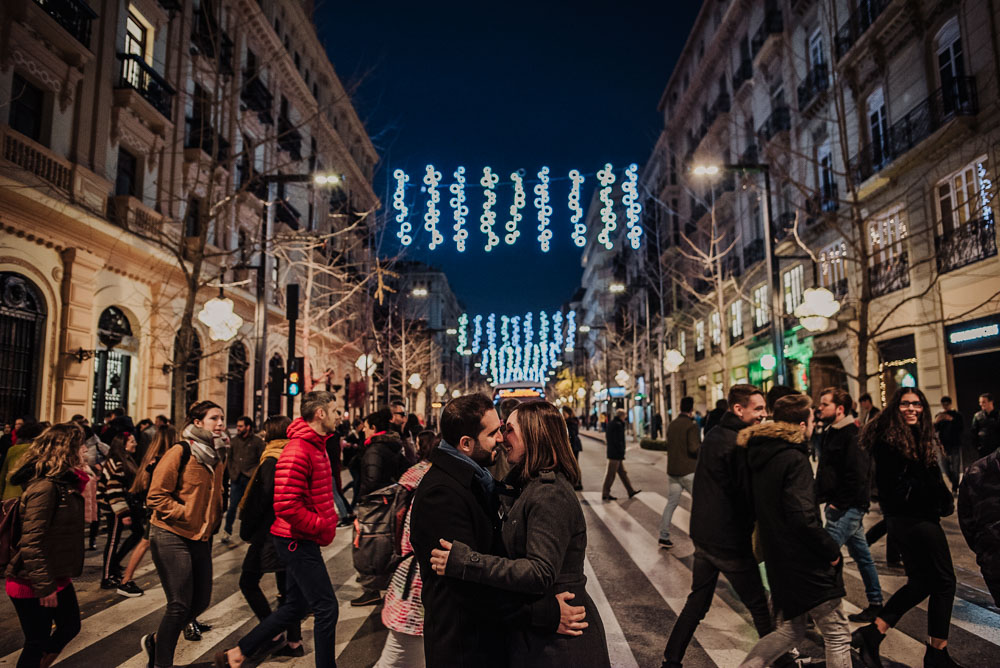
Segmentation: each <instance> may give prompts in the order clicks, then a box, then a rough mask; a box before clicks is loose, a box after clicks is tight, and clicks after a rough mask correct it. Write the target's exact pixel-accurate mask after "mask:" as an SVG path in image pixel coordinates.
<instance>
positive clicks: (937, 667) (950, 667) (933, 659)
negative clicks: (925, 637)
mask: <svg viewBox="0 0 1000 668" xmlns="http://www.w3.org/2000/svg"><path fill="white" fill-rule="evenodd" d="M924 668H965V667H964V666H963V665H962V664H960V663H958V662H957V661H955V659H953V658H951V655H949V654H948V648H947V647H944V648H942V649H935V648H933V647H931V646H930V645H927V650H926V651H925V652H924Z"/></svg>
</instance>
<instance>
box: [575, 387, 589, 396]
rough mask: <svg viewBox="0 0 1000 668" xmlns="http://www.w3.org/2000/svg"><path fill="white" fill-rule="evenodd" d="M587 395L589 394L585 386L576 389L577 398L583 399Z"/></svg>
mask: <svg viewBox="0 0 1000 668" xmlns="http://www.w3.org/2000/svg"><path fill="white" fill-rule="evenodd" d="M585 396H587V389H586V388H584V387H580V388H577V390H576V397H577V399H583V398H584V397H585Z"/></svg>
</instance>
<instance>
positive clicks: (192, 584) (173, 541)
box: [149, 526, 212, 666]
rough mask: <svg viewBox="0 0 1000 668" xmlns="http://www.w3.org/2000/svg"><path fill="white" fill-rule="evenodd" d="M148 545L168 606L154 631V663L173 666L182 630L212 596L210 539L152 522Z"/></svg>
mask: <svg viewBox="0 0 1000 668" xmlns="http://www.w3.org/2000/svg"><path fill="white" fill-rule="evenodd" d="M149 547H150V551H151V552H152V553H153V563H154V564H155V565H156V572H157V573H158V574H159V576H160V582H162V583H163V592H164V594H166V596H167V609H166V612H165V613H164V614H163V619H161V620H160V626H159V628H158V629H157V631H156V665H157V666H172V665H174V649H175V648H176V647H177V638H178V637H179V636H180V635H181V631H183V630H184V627H185V626H187V625H188V624H189V623H191V622H193V621H194V618H195V617H197V616H198V615H200V614H201V613H202V612H204V611H205V610H206V609H207V608H208V604H209V602H210V601H211V600H212V543H211V541H207V540H188V539H187V538H183V537H182V536H178V535H177V534H175V533H173V532H170V531H167V530H166V529H162V528H160V527H157V526H154V527H152V528H151V529H150V535H149Z"/></svg>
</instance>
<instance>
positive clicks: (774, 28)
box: [750, 9, 785, 60]
mask: <svg viewBox="0 0 1000 668" xmlns="http://www.w3.org/2000/svg"><path fill="white" fill-rule="evenodd" d="M784 30H785V23H784V21H783V20H782V18H781V10H780V9H768V10H767V11H766V12H765V13H764V21H763V22H762V23H761V24H760V27H759V28H758V29H757V32H755V33H754V36H753V39H751V40H750V54H751V56H752V57H753V59H754V60H757V56H758V54H760V52H761V51H763V50H764V46H765V45H766V44H767V42H768V38H770V37H771V36H772V35H780V34H781V33H782V32H784Z"/></svg>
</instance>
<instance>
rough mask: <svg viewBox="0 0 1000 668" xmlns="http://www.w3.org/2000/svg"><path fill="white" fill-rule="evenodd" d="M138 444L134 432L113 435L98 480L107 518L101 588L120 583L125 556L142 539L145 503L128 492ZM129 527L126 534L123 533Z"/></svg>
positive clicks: (133, 473)
mask: <svg viewBox="0 0 1000 668" xmlns="http://www.w3.org/2000/svg"><path fill="white" fill-rule="evenodd" d="M136 445H137V443H136V440H135V436H133V435H132V434H130V433H127V432H123V433H121V434H118V435H117V436H115V437H114V438H112V439H111V447H110V449H109V450H108V458H107V460H105V462H104V466H103V467H102V468H101V479H100V481H99V482H98V483H97V493H98V499H99V501H100V507H101V510H102V511H103V512H104V515H105V517H107V520H108V541H107V543H105V544H104V569H103V571H102V573H101V589H117V588H118V587H119V585H120V584H121V576H122V559H124V558H125V555H126V554H128V553H129V552H130V551H131V550H132V548H134V547H135V546H136V545H138V543H139V541H140V540H142V508H141V506H142V504H141V503H139V504H136V499H135V498H134V497H133V496H132V495H131V494H129V492H128V490H129V488H130V487H132V483H133V482H134V481H135V472H136V470H137V468H138V467H137V466H136V463H135V459H133V457H132V454H133V453H134V452H135V448H136ZM126 531H128V536H127V537H125V536H124V534H125V533H126Z"/></svg>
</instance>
